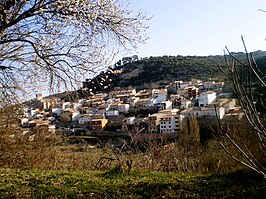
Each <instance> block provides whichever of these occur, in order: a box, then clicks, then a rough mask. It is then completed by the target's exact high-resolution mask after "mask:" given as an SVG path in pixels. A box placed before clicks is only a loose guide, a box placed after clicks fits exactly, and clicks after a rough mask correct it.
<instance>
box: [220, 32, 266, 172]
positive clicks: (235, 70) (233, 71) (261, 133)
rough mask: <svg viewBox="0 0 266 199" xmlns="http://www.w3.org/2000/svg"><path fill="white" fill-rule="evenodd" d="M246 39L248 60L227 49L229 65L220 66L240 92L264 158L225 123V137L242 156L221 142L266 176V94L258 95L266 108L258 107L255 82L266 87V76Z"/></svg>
mask: <svg viewBox="0 0 266 199" xmlns="http://www.w3.org/2000/svg"><path fill="white" fill-rule="evenodd" d="M242 42H243V44H244V48H245V53H246V61H241V60H239V59H238V58H237V57H235V56H234V54H233V53H231V52H230V51H229V50H228V49H227V48H226V50H227V52H228V54H229V56H228V55H225V61H226V64H227V67H226V68H222V67H220V69H221V70H222V71H223V72H224V73H225V74H226V75H227V77H228V78H229V79H230V80H231V82H232V85H233V90H234V93H235V94H236V95H237V98H238V100H239V103H240V105H241V107H242V110H243V112H244V114H245V118H246V121H247V123H248V124H249V126H250V127H251V129H253V131H252V130H251V131H250V134H253V136H254V137H256V140H257V141H256V143H255V145H256V147H257V149H260V150H259V151H260V159H259V158H258V157H256V155H255V154H253V153H252V151H251V150H250V148H249V147H248V145H247V144H246V143H245V142H243V140H240V141H238V140H236V139H234V138H235V137H234V136H233V135H232V134H230V131H228V128H226V127H225V126H224V125H223V124H221V123H220V129H221V132H222V133H223V135H224V137H225V138H226V139H227V140H228V141H230V143H231V144H232V145H233V146H234V147H235V148H236V149H237V151H238V153H239V154H241V157H240V156H237V155H236V154H235V153H232V152H231V151H229V150H228V147H226V145H225V144H224V143H222V142H220V144H221V146H222V147H223V148H224V149H225V151H226V152H227V153H228V154H229V155H230V156H231V157H232V158H233V159H235V160H236V161H238V162H240V163H241V164H243V165H246V166H247V167H249V168H251V169H253V170H255V171H256V172H258V173H260V174H262V175H263V176H264V177H266V167H265V159H266V147H265V144H266V117H265V114H263V113H265V110H266V104H265V96H263V94H262V93H260V94H259V95H257V99H256V100H257V101H260V102H261V103H262V106H261V108H263V109H264V111H263V110H258V109H257V107H256V103H255V98H254V85H255V84H256V85H257V87H258V86H259V87H263V88H264V89H265V88H266V76H265V74H264V73H263V72H262V71H261V70H260V69H259V66H258V65H257V63H256V61H255V59H254V57H253V56H252V53H248V51H247V49H246V46H245V42H244V39H243V37H242ZM230 60H231V61H230ZM238 134H241V132H238ZM261 157H263V158H261Z"/></svg>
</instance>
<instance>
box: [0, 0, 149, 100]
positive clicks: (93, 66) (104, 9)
mask: <svg viewBox="0 0 266 199" xmlns="http://www.w3.org/2000/svg"><path fill="white" fill-rule="evenodd" d="M146 20H148V18H147V17H146V16H145V15H143V14H142V13H137V14H133V12H132V11H130V10H128V5H122V4H120V3H119V1H118V0H16V1H15V0H1V1H0V92H1V95H2V96H4V98H3V99H7V98H8V97H9V100H10V101H12V100H13V99H12V98H10V97H11V96H15V95H16V94H17V91H18V90H20V89H23V90H30V89H29V88H33V87H37V86H41V87H43V86H49V88H51V89H54V88H58V87H60V86H63V87H64V88H69V87H71V86H72V87H73V86H75V83H76V82H80V81H82V80H84V78H83V77H84V76H86V75H87V76H88V75H89V74H90V73H95V72H97V71H99V70H101V69H104V68H105V67H106V66H107V63H109V62H110V61H111V60H112V58H113V56H114V55H115V54H116V53H117V52H118V51H119V50H121V47H122V48H123V49H127V50H129V49H133V48H135V47H136V46H137V45H138V44H139V43H143V42H145V40H146V39H147V37H146V35H145V30H146V29H147V27H146V26H145V21H146ZM1 100H2V99H1Z"/></svg>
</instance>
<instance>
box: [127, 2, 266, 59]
mask: <svg viewBox="0 0 266 199" xmlns="http://www.w3.org/2000/svg"><path fill="white" fill-rule="evenodd" d="M129 8H131V9H132V10H133V11H134V12H137V11H142V12H144V13H146V15H147V16H152V19H151V20H150V21H148V23H147V25H148V26H149V27H150V28H149V30H148V31H147V35H148V37H149V40H148V41H147V44H145V45H141V46H139V47H138V49H137V52H135V53H134V54H137V55H138V56H139V57H150V56H162V55H184V56H187V55H191V56H194V55H196V56H207V55H223V54H224V49H225V46H227V47H228V48H229V50H230V51H232V52H243V51H244V48H243V44H242V41H241V35H243V37H244V40H245V43H246V46H247V49H248V51H250V52H252V51H257V50H263V51H265V50H266V40H265V38H266V12H262V11H259V9H261V10H265V11H266V0H129Z"/></svg>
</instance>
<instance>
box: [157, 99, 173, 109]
mask: <svg viewBox="0 0 266 199" xmlns="http://www.w3.org/2000/svg"><path fill="white" fill-rule="evenodd" d="M172 104H173V103H172V102H171V101H169V100H167V101H163V102H161V103H160V105H161V108H162V110H166V109H171V108H172Z"/></svg>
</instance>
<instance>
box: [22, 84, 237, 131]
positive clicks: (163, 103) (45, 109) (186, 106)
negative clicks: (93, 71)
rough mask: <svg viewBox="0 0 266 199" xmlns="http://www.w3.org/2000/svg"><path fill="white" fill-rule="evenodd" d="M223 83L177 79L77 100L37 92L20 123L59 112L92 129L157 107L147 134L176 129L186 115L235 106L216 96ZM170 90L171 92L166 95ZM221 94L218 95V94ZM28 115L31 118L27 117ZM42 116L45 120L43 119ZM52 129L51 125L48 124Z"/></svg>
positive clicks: (53, 116)
mask: <svg viewBox="0 0 266 199" xmlns="http://www.w3.org/2000/svg"><path fill="white" fill-rule="evenodd" d="M223 86H224V83H223V82H214V81H210V82H201V81H194V82H193V81H192V82H182V81H176V82H174V83H172V84H170V85H169V86H167V87H166V88H165V89H152V90H140V91H139V92H136V89H127V90H119V89H117V90H114V91H112V92H109V93H99V94H95V95H94V96H91V97H89V98H87V99H80V100H78V101H77V102H64V101H61V100H60V99H59V98H55V97H46V98H43V97H42V96H41V95H37V100H38V102H40V107H39V108H38V109H33V108H28V109H27V111H26V115H25V116H26V118H23V119H22V120H21V122H22V123H30V122H31V123H34V122H35V123H36V124H37V125H38V124H43V123H45V122H44V121H46V123H48V124H50V126H52V124H51V123H52V122H49V121H53V120H56V118H60V117H62V115H64V116H67V117H69V121H70V122H71V123H75V124H78V125H84V126H85V125H87V124H90V125H91V127H92V128H93V129H96V130H102V129H104V128H105V127H106V126H107V125H108V119H109V118H111V117H112V118H115V117H116V116H119V115H124V114H126V113H128V112H129V111H132V110H134V111H139V110H141V109H150V108H154V107H156V108H157V109H158V110H159V111H158V112H157V113H155V114H152V115H149V116H148V117H147V118H145V119H144V121H145V122H146V123H147V124H148V132H149V133H164V132H177V131H179V130H181V129H182V128H183V125H182V124H183V122H182V121H183V119H184V118H185V117H188V118H189V117H217V118H219V119H222V118H223V117H224V116H225V115H226V114H229V113H230V114H231V113H232V112H234V110H235V109H236V107H235V106H236V100H234V99H231V98H229V97H227V98H224V97H219V96H217V94H218V93H221V92H222V88H223ZM169 92H171V93H174V94H172V95H169ZM220 96H221V95H220ZM238 110H239V109H238ZM30 118H31V119H30ZM44 118H45V119H44ZM47 121H48V122H47ZM135 122H136V118H135V117H131V118H126V119H124V120H123V122H122V123H123V124H122V123H121V125H122V130H126V129H127V126H128V125H134V124H135ZM51 128H52V127H51Z"/></svg>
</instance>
